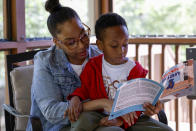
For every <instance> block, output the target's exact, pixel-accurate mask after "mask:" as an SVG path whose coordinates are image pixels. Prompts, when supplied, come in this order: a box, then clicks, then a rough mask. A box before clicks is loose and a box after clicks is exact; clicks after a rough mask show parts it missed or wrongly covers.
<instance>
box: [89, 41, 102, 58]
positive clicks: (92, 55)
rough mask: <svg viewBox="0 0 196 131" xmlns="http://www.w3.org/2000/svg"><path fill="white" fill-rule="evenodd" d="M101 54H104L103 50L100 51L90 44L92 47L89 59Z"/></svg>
mask: <svg viewBox="0 0 196 131" xmlns="http://www.w3.org/2000/svg"><path fill="white" fill-rule="evenodd" d="M100 54H103V52H102V51H101V50H99V48H98V47H97V45H92V44H90V46H89V57H90V58H92V57H95V56H98V55H100Z"/></svg>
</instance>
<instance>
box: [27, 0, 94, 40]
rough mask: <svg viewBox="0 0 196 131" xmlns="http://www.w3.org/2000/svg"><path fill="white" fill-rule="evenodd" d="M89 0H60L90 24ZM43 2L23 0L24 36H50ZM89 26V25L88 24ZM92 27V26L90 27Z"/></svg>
mask: <svg viewBox="0 0 196 131" xmlns="http://www.w3.org/2000/svg"><path fill="white" fill-rule="evenodd" d="M89 1H90V0H83V1H82V2H79V1H78V0H66V1H65V0H60V3H61V4H62V5H63V6H68V7H71V8H73V9H74V10H75V11H76V12H77V13H78V15H79V17H80V18H81V20H82V21H83V22H84V23H86V24H87V25H89V24H90V20H89V19H90V18H89V17H90V13H91V12H90V11H89V10H90V9H89V8H88V7H90V6H89ZM45 2H46V0H44V1H41V0H34V1H33V2H32V1H30V0H26V1H25V11H26V12H25V15H26V16H25V19H26V20H25V22H26V37H27V38H32V37H50V36H51V35H50V33H49V31H48V28H47V18H48V15H49V13H48V12H47V11H46V10H45V7H44V6H45ZM89 26H91V25H89ZM91 28H92V27H91ZM93 28H94V27H93Z"/></svg>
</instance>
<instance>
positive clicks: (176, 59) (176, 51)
mask: <svg viewBox="0 0 196 131" xmlns="http://www.w3.org/2000/svg"><path fill="white" fill-rule="evenodd" d="M178 52H179V45H176V46H175V56H176V58H175V64H178V59H179V58H178ZM178 112H179V110H178V99H176V100H175V121H176V131H179V116H178V114H179V113H178Z"/></svg>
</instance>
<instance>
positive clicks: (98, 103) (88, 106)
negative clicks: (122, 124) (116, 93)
mask: <svg viewBox="0 0 196 131" xmlns="http://www.w3.org/2000/svg"><path fill="white" fill-rule="evenodd" d="M112 105H113V101H112V100H109V99H106V98H102V99H96V100H90V101H87V102H84V103H83V111H95V110H102V109H104V110H105V111H107V112H111V109H112Z"/></svg>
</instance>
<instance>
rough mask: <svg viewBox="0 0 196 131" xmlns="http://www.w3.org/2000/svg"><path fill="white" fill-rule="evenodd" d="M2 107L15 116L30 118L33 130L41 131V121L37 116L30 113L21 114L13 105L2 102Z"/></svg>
mask: <svg viewBox="0 0 196 131" xmlns="http://www.w3.org/2000/svg"><path fill="white" fill-rule="evenodd" d="M3 109H4V110H6V111H7V112H8V113H10V114H11V115H13V116H15V117H21V118H22V117H27V118H30V121H31V124H32V128H33V131H43V128H42V123H41V121H40V119H39V117H34V116H30V115H22V114H21V113H20V112H18V111H17V110H16V109H14V108H13V107H11V106H10V105H7V104H3Z"/></svg>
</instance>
